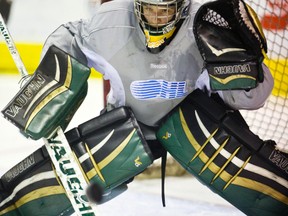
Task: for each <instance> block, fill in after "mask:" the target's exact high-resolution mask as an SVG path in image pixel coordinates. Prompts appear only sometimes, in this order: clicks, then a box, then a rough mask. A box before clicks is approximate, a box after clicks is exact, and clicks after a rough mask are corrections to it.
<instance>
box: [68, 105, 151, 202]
mask: <svg viewBox="0 0 288 216" xmlns="http://www.w3.org/2000/svg"><path fill="white" fill-rule="evenodd" d="M65 135H66V137H67V140H68V142H69V143H70V145H71V148H72V150H73V151H74V152H75V155H76V157H77V158H78V161H79V164H80V166H81V168H82V172H83V174H84V176H85V178H86V179H87V181H89V182H94V183H97V184H98V185H99V186H101V187H102V188H103V190H104V197H103V198H104V201H106V200H109V199H110V198H111V196H110V195H111V194H112V193H113V192H115V191H116V190H117V189H116V188H117V187H118V186H120V185H122V184H125V183H126V182H127V181H129V180H130V179H131V178H133V177H134V176H136V175H138V174H139V173H141V172H142V171H144V169H146V168H147V167H148V166H149V165H150V164H152V162H153V156H152V153H151V151H150V149H149V147H148V144H147V143H146V141H145V139H144V136H143V134H142V132H141V130H140V127H139V125H138V123H137V121H136V119H135V117H134V114H133V113H132V110H131V109H130V108H128V107H120V108H116V109H114V110H112V111H110V112H107V113H105V114H103V115H100V116H98V117H96V118H94V119H91V120H90V121H88V122H85V123H84V124H81V125H79V126H78V127H77V128H74V129H72V130H70V131H68V132H67V133H65ZM122 186H123V185H122ZM122 186H121V187H119V188H118V189H120V188H121V190H122V189H123V187H122ZM113 189H115V190H114V191H113V192H112V190H113ZM117 193H118V192H116V193H115V194H117ZM112 198H113V195H112Z"/></svg>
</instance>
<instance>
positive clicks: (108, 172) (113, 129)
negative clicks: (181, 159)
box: [0, 107, 153, 216]
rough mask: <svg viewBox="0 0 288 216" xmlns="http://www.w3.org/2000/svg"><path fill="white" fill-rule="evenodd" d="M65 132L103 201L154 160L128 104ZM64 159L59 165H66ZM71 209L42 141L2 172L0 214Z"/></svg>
mask: <svg viewBox="0 0 288 216" xmlns="http://www.w3.org/2000/svg"><path fill="white" fill-rule="evenodd" d="M65 135H66V137H67V140H68V141H69V143H70V145H71V148H72V150H73V152H74V153H75V157H76V161H78V162H79V166H80V169H81V170H82V173H83V175H84V178H85V179H86V181H87V182H90V183H92V182H94V183H96V184H98V185H99V186H100V187H102V189H103V192H104V196H103V200H102V201H103V202H105V201H108V200H109V199H112V198H113V197H115V196H117V195H118V194H119V193H121V192H123V191H124V190H125V189H126V188H127V186H126V183H127V181H128V180H129V179H131V178H133V177H134V176H135V175H137V174H139V173H140V172H142V171H143V170H144V169H146V167H147V166H149V165H150V164H151V163H152V161H153V158H152V154H151V152H150V149H149V147H148V145H147V143H146V141H145V140H144V138H143V135H142V132H141V130H140V128H139V126H138V123H137V122H136V119H135V117H134V115H133V113H132V111H131V110H130V109H129V108H127V107H121V108H117V109H114V110H112V111H110V112H107V113H105V114H103V115H101V116H99V117H96V118H94V119H91V120H90V121H88V122H85V123H83V124H81V125H79V127H77V128H74V129H72V130H70V131H68V132H66V133H65ZM59 154H61V150H59ZM64 162H65V161H64ZM64 162H63V161H62V162H60V163H61V164H60V165H61V167H63V169H64V171H65V163H64ZM67 171H69V170H68V169H67ZM83 208H84V206H83ZM73 211H74V210H73V208H72V205H71V203H70V201H69V199H68V198H67V196H66V193H65V190H64V188H63V186H62V184H61V182H60V179H59V178H58V176H57V175H56V172H55V170H54V167H53V165H52V161H51V159H50V158H49V156H48V153H47V150H46V148H45V147H42V148H41V149H39V150H37V151H36V152H34V153H33V154H31V155H30V156H29V157H27V158H25V159H24V160H23V161H21V162H20V163H19V164H17V165H16V166H15V167H13V168H12V169H11V170H9V171H8V172H7V173H6V174H4V175H3V176H2V177H1V181H0V215H3V216H27V215H29V216H39V215H51V216H57V215H71V213H72V212H73Z"/></svg>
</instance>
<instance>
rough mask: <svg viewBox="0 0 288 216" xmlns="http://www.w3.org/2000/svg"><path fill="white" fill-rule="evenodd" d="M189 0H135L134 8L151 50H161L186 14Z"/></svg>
mask: <svg viewBox="0 0 288 216" xmlns="http://www.w3.org/2000/svg"><path fill="white" fill-rule="evenodd" d="M189 3H190V1H189V0H135V1H134V10H135V14H136V17H137V19H138V21H139V24H140V26H141V27H142V30H143V32H144V34H145V37H146V46H147V48H148V50H149V51H151V52H159V51H161V50H162V49H163V48H164V47H165V45H167V41H169V39H171V38H172V36H173V34H174V33H175V32H176V31H175V30H176V28H177V23H179V21H180V20H181V18H184V17H185V16H186V13H184V11H185V8H187V5H188V4H189Z"/></svg>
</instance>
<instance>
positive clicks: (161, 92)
mask: <svg viewBox="0 0 288 216" xmlns="http://www.w3.org/2000/svg"><path fill="white" fill-rule="evenodd" d="M130 90H131V93H132V95H133V97H134V98H136V99H138V100H149V99H157V98H162V99H176V98H182V97H184V96H186V95H187V88H186V81H166V80H141V81H134V82H132V83H131V85H130Z"/></svg>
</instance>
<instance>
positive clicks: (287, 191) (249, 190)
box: [157, 90, 288, 216]
mask: <svg viewBox="0 0 288 216" xmlns="http://www.w3.org/2000/svg"><path fill="white" fill-rule="evenodd" d="M157 137H158V139H159V140H160V142H161V143H162V144H163V147H164V148H166V149H167V151H168V152H169V153H170V154H171V155H172V156H173V157H174V158H175V159H176V160H177V161H178V162H179V163H180V164H181V165H182V166H183V167H184V168H185V169H187V170H188V171H189V172H190V173H192V174H193V175H194V176H195V177H196V178H197V179H198V180H199V181H201V182H202V183H203V184H204V185H206V186H208V187H209V188H210V189H211V190H212V191H214V192H215V193H217V194H219V195H220V196H222V197H223V198H224V199H226V200H227V201H228V202H230V203H231V204H232V205H234V206H235V207H237V208H238V209H240V210H241V211H243V212H244V213H245V214H247V215H251V216H279V215H288V166H287V162H288V158H287V157H286V156H285V155H284V154H282V153H281V152H280V151H278V150H277V149H276V148H275V146H274V144H273V142H264V141H263V140H261V139H259V137H258V136H256V135H255V134H253V133H252V132H251V131H250V130H249V128H248V126H247V124H246V122H245V121H244V119H243V118H242V116H241V115H240V113H239V112H237V111H233V110H231V109H228V108H227V107H225V105H224V104H222V101H221V102H218V101H216V100H213V99H212V98H209V97H208V96H207V95H206V94H204V93H203V92H202V91H200V90H196V91H194V92H193V93H191V94H190V95H189V96H188V97H187V98H186V99H185V100H184V101H183V103H181V104H180V106H179V107H178V108H177V109H175V110H174V111H173V112H172V113H171V115H170V116H169V117H168V118H167V120H166V121H165V122H164V123H163V125H162V126H161V127H160V129H159V131H158V132H157Z"/></svg>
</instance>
